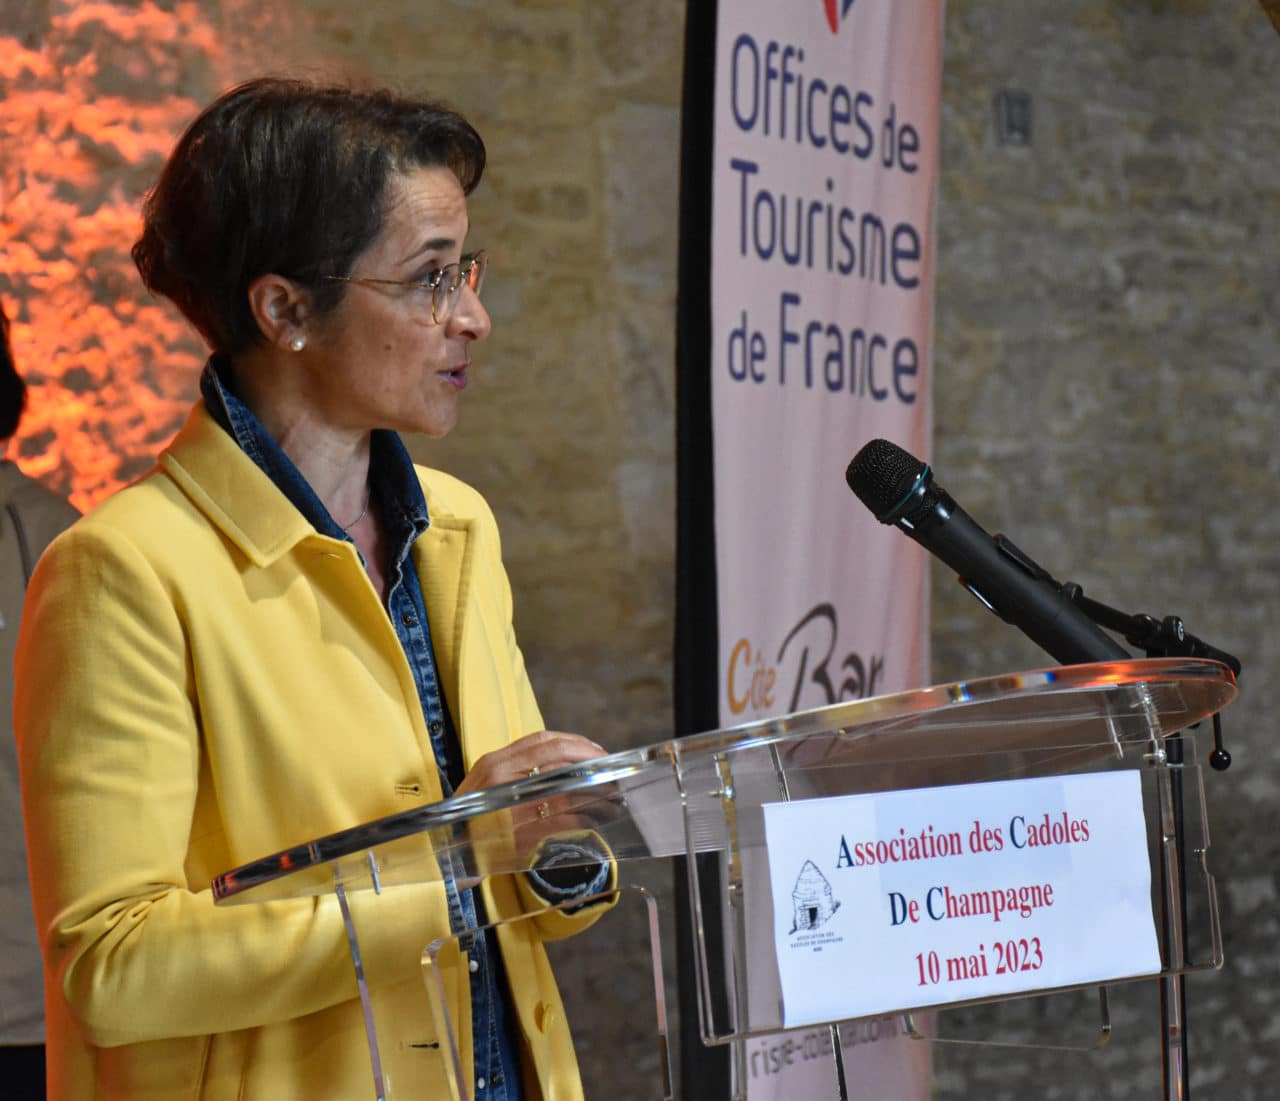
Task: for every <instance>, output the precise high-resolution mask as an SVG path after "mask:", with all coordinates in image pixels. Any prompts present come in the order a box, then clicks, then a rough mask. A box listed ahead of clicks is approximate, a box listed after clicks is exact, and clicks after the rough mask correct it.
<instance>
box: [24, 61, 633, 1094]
mask: <svg viewBox="0 0 1280 1101" xmlns="http://www.w3.org/2000/svg"><path fill="white" fill-rule="evenodd" d="M484 161H485V151H484V145H483V143H482V142H481V139H480V137H479V135H478V134H477V133H476V131H475V130H474V129H473V128H472V127H471V126H470V125H469V124H468V123H467V122H466V121H465V120H463V119H462V118H461V117H459V116H458V115H456V114H454V113H453V112H451V111H448V110H445V109H443V108H441V107H439V106H438V105H435V104H432V103H427V102H419V101H414V100H410V99H405V98H401V97H399V96H396V95H393V94H391V93H388V92H381V91H376V92H358V91H353V90H351V89H346V88H336V87H321V86H316V85H311V84H307V83H301V82H295V81H284V80H257V81H253V82H251V83H248V84H245V85H243V86H241V87H238V88H236V89H233V90H232V91H230V92H228V93H226V94H225V95H223V96H222V97H220V98H219V99H218V100H217V101H216V102H214V103H213V104H212V105H211V106H210V107H208V108H207V109H206V110H205V111H204V112H203V113H202V114H201V115H200V116H199V118H197V119H196V121H195V122H194V123H193V124H192V125H191V127H190V128H189V129H188V130H187V132H186V133H185V134H184V135H183V137H182V138H181V139H180V141H179V142H178V145H177V147H176V148H175V150H174V152H173V154H172V155H171V156H170V158H169V160H168V163H167V164H166V166H165V168H164V170H163V173H162V174H161V176H160V179H159V181H158V182H157V184H156V186H155V188H154V189H153V191H152V193H151V194H150V196H149V197H148V200H147V203H146V206H145V210H144V229H143V233H142V236H141V238H140V239H139V241H138V242H137V244H136V245H135V246H134V250H133V255H134V259H135V261H136V263H137V265H138V269H139V271H140V272H141V274H142V278H143V280H144V281H145V282H146V284H147V286H148V287H149V288H150V289H151V290H152V291H153V292H155V293H157V294H160V295H164V296H166V297H168V298H169V299H171V300H172V301H173V302H174V303H175V304H176V305H177V306H178V308H179V309H180V310H181V311H182V312H183V314H184V315H185V316H186V317H187V318H188V319H189V320H190V322H191V323H192V324H193V325H194V326H195V327H196V329H198V330H199V332H200V334H201V335H202V336H203V337H204V339H205V340H206V341H207V342H208V344H209V346H210V348H211V349H212V352H213V354H212V356H211V358H210V359H209V362H208V365H207V366H206V368H205V370H204V373H203V376H202V378H201V400H200V401H199V402H198V403H197V404H196V406H195V407H194V409H193V410H192V411H191V414H190V416H189V418H188V419H187V422H186V424H185V426H184V427H183V428H182V430H181V431H180V432H179V433H178V435H177V436H176V438H175V439H174V440H173V442H172V444H171V445H170V446H169V447H168V448H167V449H166V450H165V452H164V453H163V454H162V455H161V457H160V460H159V462H158V464H157V466H156V467H155V469H154V470H153V471H152V472H151V473H150V474H149V475H147V476H146V477H144V478H143V479H142V480H141V481H139V482H138V483H136V484H134V485H133V486H130V487H129V488H127V489H125V490H123V491H122V492H120V493H119V494H117V495H116V496H114V497H113V498H111V499H110V500H108V501H106V502H105V503H104V504H102V505H101V506H100V507H98V508H97V509H96V510H95V511H94V512H92V513H91V514H90V515H89V516H88V517H86V518H85V519H84V520H82V521H80V522H79V523H77V524H76V525H75V526H74V527H73V528H72V529H71V530H70V531H69V532H67V533H66V534H65V535H64V536H63V537H62V538H60V539H59V540H58V541H57V542H55V543H54V544H53V546H52V547H51V548H50V549H49V551H48V552H47V553H46V554H45V556H44V557H43V558H42V560H41V562H40V565H39V567H38V569H37V570H36V573H35V577H34V579H33V581H32V584H31V589H30V592H29V595H28V597H27V604H26V612H25V615H24V619H23V624H22V635H21V639H20V642H19V653H18V658H17V691H16V702H15V726H16V731H17V735H18V740H19V754H20V760H21V772H22V782H23V790H24V805H25V813H26V822H27V833H28V844H29V856H30V864H31V868H32V879H33V894H34V901H35V910H36V916H37V924H38V927H39V930H40V933H41V939H42V947H43V951H44V957H45V986H46V1000H47V1003H48V1044H49V1055H48V1060H49V1071H50V1096H51V1097H53V1098H55V1099H58V1101H73V1099H74V1101H86V1099H89V1098H113V1099H114V1098H121V1099H125V1098H127V1099H129V1101H145V1099H169V1098H200V1099H202V1101H213V1099H221V1098H228V1099H240V1101H254V1099H259V1098H261V1099H264V1101H293V1099H297V1101H317V1099H322V1098H341V1099H347V1098H364V1097H369V1096H371V1095H372V1086H371V1082H372V1079H371V1077H370V1069H369V1067H370V1063H369V1055H368V1051H367V1048H366V1043H365V1032H364V1024H363V1019H362V1016H361V1010H360V1003H359V1000H358V998H357V989H356V983H355V979H354V976H353V973H352V969H351V965H350V961H349V957H348V953H347V947H346V940H345V936H344V933H343V926H342V920H341V915H340V913H339V910H338V907H337V905H336V903H335V902H334V900H333V899H332V898H325V899H318V900H311V899H307V900H302V901H291V902H279V903H266V904H260V905H242V906H228V907H215V906H214V904H213V900H212V898H211V895H210V892H209V889H208V884H209V882H210V880H211V878H212V877H213V876H215V875H216V874H218V873H219V872H222V871H225V870H226V869H228V868H230V867H233V866H236V865H238V864H242V863H245V862H248V861H250V860H253V859H256V858H258V857H260V856H263V855H264V854H266V853H270V852H273V851H276V850H279V849H282V848H285V847H287V846H290V845H294V844H298V843H300V842H303V841H306V840H308V839H311V838H314V837H317V836H321V835H324V834H327V833H331V832H334V831H337V830H341V829H345V828H348V827H350V826H354V825H357V824H359V823H362V822H366V821H369V820H371V819H374V818H378V817H381V816H384V815H387V814H391V813H394V812H396V811H400V810H405V809H408V808H409V807H411V806H414V805H416V804H419V803H428V802H433V801H436V800H438V799H441V798H445V797H447V796H448V795H450V794H452V793H460V792H466V791H472V790H475V789H478V788H482V787H487V786H491V785H494V784H498V783H503V782H506V781H510V780H514V779H518V778H521V777H524V776H526V775H528V774H529V773H530V772H531V771H532V770H534V769H547V768H552V767H555V766H558V765H562V764H567V763H571V762H579V761H583V760H587V759H589V758H592V757H596V756H599V755H601V754H602V752H603V750H601V748H600V747H599V746H597V745H596V744H594V743H593V742H591V741H588V740H587V739H586V738H583V737H580V736H578V735H573V734H564V733H556V732H549V731H545V730H543V721H542V718H541V716H540V714H539V712H538V707H537V704H536V703H535V701H534V696H533V692H532V690H531V689H530V685H529V681H528V678H527V675H526V672H525V667H524V661H523V659H522V657H521V654H520V650H519V648H518V647H517V645H516V640H515V637H514V634H513V631H512V604H511V592H510V587H509V585H508V581H507V576H506V573H505V571H504V569H503V565H502V560H501V556H500V548H499V542H498V533H497V529H496V527H495V524H494V519H493V516H492V514H491V513H490V511H489V509H488V507H487V506H486V504H485V502H484V501H483V500H482V499H481V497H480V496H479V495H478V494H477V493H476V492H475V491H474V490H473V489H471V488H469V487H468V486H466V485H464V484H463V483H461V482H459V481H458V480H456V479H454V478H452V477H450V476H448V475H446V474H443V473H440V472H438V471H434V470H427V469H423V468H420V467H415V466H414V464H413V463H412V462H411V461H410V459H409V456H408V453H407V451H406V450H405V447H404V445H403V444H402V443H401V440H400V438H399V436H398V435H397V433H399V432H418V433H423V434H425V435H427V436H431V437H440V436H443V435H445V434H446V433H447V432H449V431H450V429H452V428H453V426H454V424H455V423H456V422H457V420H458V415H459V408H460V405H461V403H462V401H463V397H464V394H465V391H466V388H467V385H468V382H469V380H470V377H471V373H472V371H473V369H474V368H473V365H472V349H473V348H474V346H475V344H476V342H477V341H479V340H482V339H483V338H484V337H485V336H486V335H487V334H488V332H489V316H488V314H487V313H486V312H485V308H484V306H483V305H482V304H481V300H480V291H481V288H482V286H483V283H484V277H485V269H486V266H487V263H488V260H487V257H486V254H485V253H484V252H483V251H477V250H472V249H470V247H469V246H468V245H467V244H466V240H467V234H468V220H467V199H466V197H467V195H468V194H469V193H470V191H471V190H472V188H474V187H475V186H476V184H477V183H478V182H479V180H480V176H481V173H482V171H483V168H484ZM611 875H612V870H611V868H610V866H609V865H608V863H607V861H606V862H602V863H601V864H600V865H599V867H598V869H597V870H596V872H595V874H594V875H584V877H583V882H582V884H581V890H582V893H583V894H586V893H590V892H594V891H597V890H599V889H600V888H602V887H604V886H607V884H608V882H609V881H610V878H611ZM520 878H521V881H520V882H515V881H514V879H513V877H496V878H494V879H491V880H489V881H486V883H485V884H484V885H483V886H482V887H480V888H478V889H475V890H471V889H467V887H466V885H464V884H460V883H457V882H454V881H452V880H446V881H445V882H444V883H441V884H432V885H428V886H424V887H422V888H421V889H419V888H414V889H412V891H411V892H410V899H411V902H412V912H413V921H412V922H407V923H406V924H409V925H411V926H412V935H410V934H409V933H408V932H406V931H405V930H403V929H398V928H396V927H395V926H394V923H391V924H387V925H383V926H381V927H380V932H379V933H378V934H377V935H374V936H372V937H366V936H365V935H364V934H363V933H362V936H361V950H362V954H363V957H364V966H365V970H366V973H367V975H368V978H369V982H370V983H371V984H372V985H373V986H375V987H377V988H378V990H379V991H380V993H381V995H382V996H385V997H387V998H390V999H392V1003H393V1004H394V999H395V998H396V996H397V992H402V993H403V996H404V997H405V998H406V999H417V1000H421V999H422V997H423V994H422V991H423V986H422V978H421V974H420V971H419V969H418V967H419V964H418V957H419V953H420V951H421V949H422V947H423V945H424V943H426V941H427V940H430V939H432V938H434V937H446V936H449V935H450V933H451V932H454V933H456V932H458V931H460V930H462V929H464V928H466V927H475V926H476V925H482V924H484V923H485V922H486V920H490V919H491V918H492V916H494V915H498V914H504V915H505V914H510V913H513V912H519V910H520V909H521V907H522V906H524V907H527V906H529V905H531V902H530V897H529V895H528V893H527V890H526V887H527V884H526V882H525V880H524V877H520ZM535 887H536V881H535ZM535 897H536V891H535ZM595 912H596V911H595V910H594V909H592V908H590V907H588V908H587V909H586V910H585V911H583V912H581V913H579V914H578V915H576V916H575V918H574V919H573V920H574V921H577V922H579V923H585V922H589V921H590V920H592V918H593V916H594V913H595ZM486 915H488V917H487V916H486ZM562 925H563V923H562ZM468 968H469V976H470V982H469V988H468V984H467V983H466V982H462V983H460V984H458V989H457V990H456V992H455V993H456V1004H454V1005H453V1006H451V1012H452V1014H453V1018H454V1020H457V1021H464V1022H469V1023H470V1026H471V1027H470V1032H469V1042H468V1041H467V1037H466V1032H467V1030H466V1029H465V1028H464V1029H463V1030H462V1031H463V1033H464V1039H463V1049H464V1059H465V1058H466V1053H467V1052H469V1054H470V1060H471V1065H472V1068H473V1074H474V1077H473V1079H472V1082H471V1087H472V1089H473V1091H474V1093H475V1096H476V1097H478V1098H487V1099H489V1101H515V1099H517V1098H525V1099H529V1101H534V1099H537V1098H543V1099H546V1101H551V1099H552V1098H555V1099H562V1098H574V1097H579V1096H580V1095H581V1086H580V1084H579V1081H578V1073H577V1067H576V1063H575V1060H574V1057H573V1051H572V1046H571V1043H570V1039H569V1035H568V1031H567V1028H566V1025H565V1023H564V1014H563V1012H562V1011H561V1008H560V1006H559V999H558V995H557V994H556V992H555V985H554V981H553V980H552V978H551V975H550V972H549V968H548V965H547V959H546V955H545V952H544V951H543V948H542V945H541V942H540V940H539V939H538V931H537V928H536V923H534V922H529V921H526V922H518V923H516V924H515V926H514V927H513V928H511V929H508V930H503V932H502V934H501V936H500V937H499V936H494V935H492V934H489V935H486V936H485V937H484V938H481V939H479V940H478V941H477V944H476V947H475V948H474V949H472V951H471V952H470V959H469V961H468ZM406 1004H408V1003H407V1002H406ZM428 1016H429V1015H428V1014H424V1013H422V1012H420V1011H419V1012H412V1013H411V1012H407V1011H406V1012H405V1013H404V1014H403V1015H402V1020H403V1025H402V1028H401V1034H400V1035H391V1036H385V1035H380V1037H379V1040H380V1046H381V1048H382V1058H383V1070H384V1073H385V1076H386V1078H387V1079H388V1080H389V1081H390V1082H392V1083H394V1085H395V1095H396V1096H409V1097H414V1098H428V1099H434V1098H443V1097H445V1096H447V1091H446V1085H445V1083H446V1078H445V1073H444V1070H443V1065H442V1055H441V1049H440V1047H439V1038H438V1037H435V1036H432V1035H424V1034H422V1030H423V1029H424V1028H429V1024H428V1025H424V1024H423V1023H422V1022H423V1021H424V1020H425V1019H426V1018H427V1017H428Z"/></svg>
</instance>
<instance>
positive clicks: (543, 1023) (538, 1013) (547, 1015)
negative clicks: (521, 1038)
mask: <svg viewBox="0 0 1280 1101" xmlns="http://www.w3.org/2000/svg"><path fill="white" fill-rule="evenodd" d="M555 1019H556V1010H555V1006H552V1005H548V1004H547V1003H546V1002H539V1003H538V1004H537V1005H536V1006H534V1007H533V1023H534V1024H535V1025H537V1026H538V1031H539V1032H541V1033H542V1034H543V1035H546V1034H547V1033H548V1032H550V1031H551V1026H552V1025H553V1024H554V1023H555Z"/></svg>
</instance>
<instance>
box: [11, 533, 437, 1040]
mask: <svg viewBox="0 0 1280 1101" xmlns="http://www.w3.org/2000/svg"><path fill="white" fill-rule="evenodd" d="M175 599H176V598H175V597H173V595H172V594H171V593H170V592H168V591H166V586H165V584H164V582H163V581H162V579H161V578H160V577H159V576H157V574H156V573H155V571H154V570H153V569H152V567H151V566H150V564H149V563H148V562H147V561H146V560H145V559H144V557H143V556H142V554H141V553H140V552H139V551H138V549H137V548H136V547H135V546H134V545H133V544H132V543H131V542H130V541H129V539H128V538H127V537H126V536H124V535H123V534H121V533H120V532H119V531H117V530H115V529H112V528H106V527H103V526H101V525H99V526H89V527H86V525H85V524H80V525H77V526H76V527H74V528H72V529H71V531H70V532H68V533H67V534H65V535H63V536H62V537H61V538H59V539H58V540H57V541H55V542H54V543H53V544H52V546H51V547H50V548H49V549H48V550H47V551H46V553H45V554H44V556H43V557H42V559H41V561H40V564H39V566H38V568H37V570H36V572H35V576H34V577H33V579H32V584H31V587H30V590H29V593H28V597H27V602H26V608H25V614H24V616H23V621H22V626H21V633H20V638H19V644H18V655H17V660H16V674H17V683H16V693H15V705H14V725H15V731H16V734H17V739H18V744H19V757H20V767H21V778H22V788H23V799H24V807H25V815H26V831H27V845H28V852H29V860H30V867H31V878H32V887H33V899H34V905H35V913H36V920H37V927H38V930H39V932H40V936H41V940H42V944H43V949H44V954H45V961H46V964H45V966H46V972H47V973H48V974H49V975H50V977H51V979H52V982H51V984H50V989H51V990H54V989H56V990H60V991H61V993H62V995H63V997H64V998H65V999H66V1002H67V1004H68V1006H69V1008H70V1010H71V1012H72V1013H73V1015H74V1016H75V1017H76V1018H77V1019H78V1021H79V1022H80V1024H81V1026H82V1027H83V1028H84V1030H85V1032H86V1034H87V1036H88V1038H89V1040H90V1041H91V1042H92V1043H94V1044H96V1045H99V1046H113V1045H118V1044H126V1043H134V1042H138V1041H142V1040H148V1039H155V1038H159V1037H174V1036H192V1035H203V1034H207V1033H213V1032H223V1031H229V1030H234V1029H240V1028H246V1027H252V1026H256V1025H260V1024H265V1023H269V1022H273V1021H281V1020H288V1019H292V1018H296V1017H300V1016H304V1015H306V1014H308V1013H311V1012H314V1011H317V1010H320V1009H323V1008H325V1007H327V1006H330V1005H333V1004H336V1003H338V1002H340V1001H344V1000H346V999H349V998H351V997H354V996H355V995H356V992H357V991H356V986H355V979H354V975H353V971H352V967H351V963H350V959H349V956H348V953H347V947H346V939H345V935H344V929H343V923H342V920H341V915H340V913H339V910H338V907H337V905H336V900H335V899H334V898H333V897H331V896H330V897H324V898H320V899H304V900H299V901H287V902H278V903H265V904H249V905H239V906H237V905H231V906H215V905H214V903H213V898H212V895H211V892H210V891H209V890H208V888H207V886H205V885H201V884H193V883H190V882H188V877H187V875H186V871H185V862H186V856H187V851H188V842H189V838H190V835H191V827H192V819H193V809H194V806H195V800H196V791H197V778H198V775H199V768H200V753H201V720H200V711H199V705H198V700H197V699H196V696H195V691H194V687H193V685H194V679H193V674H192V664H191V655H190V653H189V648H188V645H187V641H186V638H185V636H184V630H183V624H182V620H181V616H180V614H179V609H178V608H177V607H175V603H174V601H175ZM431 890H439V888H438V885H434V886H432V887H421V888H419V887H415V888H412V889H404V891H403V896H404V897H402V898H401V899H393V900H388V899H386V898H383V899H381V900H379V905H380V906H385V905H386V904H387V903H388V901H390V902H391V904H392V905H395V906H404V907H405V913H406V915H407V914H409V913H421V912H422V911H423V909H424V908H426V909H427V910H428V911H432V910H434V911H435V912H440V905H442V903H440V904H439V905H435V906H433V905H431V904H430V903H428V902H426V900H424V897H423V895H422V893H421V892H423V891H431ZM431 901H432V902H435V901H436V900H434V899H432V900H431ZM382 916H383V917H385V916H387V915H386V913H385V911H384V912H383V914H382ZM357 921H359V917H358V916H357ZM398 924H399V923H397V922H394V921H393V922H388V923H386V925H385V926H384V927H386V928H395V927H396V926H397V925H398ZM413 924H414V923H413V922H409V923H408V926H409V927H412V925H413ZM411 939H412V938H410V940H411ZM419 943H420V940H419ZM361 948H362V951H363V954H364V962H365V965H366V969H367V972H368V974H369V977H370V982H371V984H372V985H379V984H380V983H381V982H383V981H386V980H388V979H391V978H402V977H404V975H406V974H411V973H412V968H413V966H414V963H415V961H416V952H415V951H414V950H413V949H412V943H399V942H397V941H395V940H386V941H378V940H371V941H369V942H368V943H366V942H365V941H364V940H362V942H361Z"/></svg>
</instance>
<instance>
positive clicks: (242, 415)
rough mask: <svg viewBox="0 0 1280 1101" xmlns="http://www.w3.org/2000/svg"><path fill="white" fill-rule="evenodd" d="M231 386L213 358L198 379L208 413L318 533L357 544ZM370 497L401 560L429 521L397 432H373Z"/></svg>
mask: <svg viewBox="0 0 1280 1101" xmlns="http://www.w3.org/2000/svg"><path fill="white" fill-rule="evenodd" d="M233 387H234V380H233V377H232V374H231V369H230V365H229V364H228V363H227V361H226V360H225V359H223V358H221V357H220V356H211V357H210V358H209V361H208V363H206V364H205V368H204V371H203V372H202V373H201V375H200V394H201V396H202V397H203V398H204V402H205V406H206V407H207V408H208V410H209V415H210V416H212V417H213V419H214V420H215V421H217V423H218V424H219V425H220V426H221V427H222V428H223V429H224V430H225V431H226V432H227V433H228V434H229V435H230V436H231V437H232V438H233V439H234V440H235V441H236V443H238V444H239V445H240V448H241V449H242V450H243V451H244V453H245V454H246V455H248V456H249V458H251V459H252V460H253V461H254V463H256V464H257V466H258V467H259V469H261V470H262V472H263V473H264V474H266V475H267V477H268V478H270V479H271V481H272V482H273V483H274V484H275V485H276V487H277V488H278V489H279V490H280V492H281V493H283V494H284V495H285V497H287V498H288V499H289V502H290V503H291V504H292V505H293V507H294V508H296V509H297V510H298V511H299V512H300V513H302V515H303V517H304V518H305V519H306V520H307V522H308V523H310V524H311V526H312V527H314V528H315V529H316V531H318V532H319V533H320V534H321V535H327V536H329V537H330V538H332V539H341V540H344V541H346V542H348V543H350V542H353V540H352V539H351V537H350V536H349V535H348V534H347V533H346V532H345V531H344V530H343V529H342V526H341V525H340V524H339V523H338V522H337V520H335V519H334V518H333V516H332V515H331V514H330V512H329V510H328V509H327V508H325V506H324V503H323V502H322V501H321V500H320V498H319V497H317V496H316V492H315V490H313V489H312V488H311V486H310V484H309V483H308V482H307V480H306V479H305V478H304V477H303V476H302V472H301V471H299V470H298V468H297V467H296V466H295V465H294V463H293V460H292V459H290V458H289V456H288V455H286V454H285V452H284V449H283V448H282V447H281V446H280V445H279V444H278V443H276V441H275V440H274V439H272V437H271V435H270V433H268V432H267V430H266V429H265V428H264V427H263V425H262V422H261V421H260V420H258V418H257V417H256V416H255V415H254V413H253V410H251V409H250V408H249V407H248V406H247V405H246V404H245V403H244V402H243V401H241V400H240V398H239V397H237V395H236V393H235V390H234V388H233ZM369 494H370V497H371V498H373V499H374V500H376V501H377V504H378V508H379V509H380V510H381V513H382V519H383V523H384V524H385V525H386V529H387V535H388V537H389V540H390V543H391V545H392V547H394V548H395V550H396V553H395V554H394V555H393V561H397V562H398V561H401V560H402V559H403V557H404V554H405V553H407V551H408V548H409V546H411V545H412V543H413V541H414V540H415V539H417V537H418V536H420V535H421V534H422V533H423V532H424V531H426V530H427V527H428V526H429V525H430V523H431V520H430V517H429V515H428V513H427V500H426V498H425V497H424V496H423V493H422V483H421V482H419V481H418V475H417V472H416V471H415V470H414V468H413V460H412V458H411V457H410V456H409V452H408V450H407V449H406V448H405V446H404V442H403V441H402V440H401V439H400V437H399V436H398V435H397V434H396V433H395V432H391V431H388V430H385V429H377V430H375V431H374V432H373V434H372V439H371V442H370V445H369Z"/></svg>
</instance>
